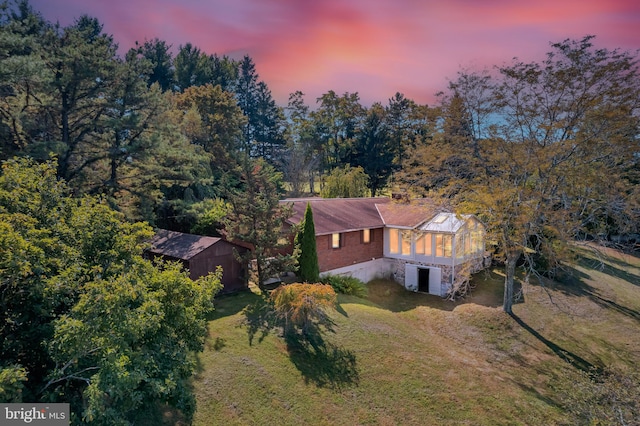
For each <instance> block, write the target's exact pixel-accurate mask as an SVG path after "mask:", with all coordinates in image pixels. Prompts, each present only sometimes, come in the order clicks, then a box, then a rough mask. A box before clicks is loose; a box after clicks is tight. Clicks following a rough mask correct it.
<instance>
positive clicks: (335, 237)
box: [331, 234, 341, 249]
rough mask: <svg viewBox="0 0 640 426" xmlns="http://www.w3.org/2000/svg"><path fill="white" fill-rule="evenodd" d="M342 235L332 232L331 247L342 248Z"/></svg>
mask: <svg viewBox="0 0 640 426" xmlns="http://www.w3.org/2000/svg"><path fill="white" fill-rule="evenodd" d="M340 235H341V234H331V248H334V249H336V248H340V242H341V241H340V240H341V238H340Z"/></svg>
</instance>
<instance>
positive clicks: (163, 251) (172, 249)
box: [147, 229, 247, 293]
mask: <svg viewBox="0 0 640 426" xmlns="http://www.w3.org/2000/svg"><path fill="white" fill-rule="evenodd" d="M246 250H247V249H246V248H243V247H241V246H238V245H236V244H233V243H230V242H229V241H226V240H223V239H222V238H217V237H205V236H201V235H193V234H185V233H182V232H174V231H168V230H166V229H158V230H157V231H156V234H155V236H154V237H153V238H152V240H151V248H149V249H148V250H147V256H148V257H150V258H151V259H154V258H162V259H164V260H170V261H179V262H181V263H182V264H183V265H184V267H185V268H186V269H188V270H189V277H190V278H191V279H192V280H195V279H197V278H199V277H202V276H205V275H207V274H209V272H214V271H215V270H216V269H217V267H218V266H221V267H222V285H223V288H222V290H221V292H222V293H231V292H235V291H239V290H243V289H246V288H247V281H246V279H245V268H244V266H243V265H242V264H241V263H240V262H239V261H238V260H237V259H236V256H235V253H234V251H237V252H239V253H242V252H243V251H246Z"/></svg>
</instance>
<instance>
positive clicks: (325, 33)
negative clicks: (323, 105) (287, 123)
mask: <svg viewBox="0 0 640 426" xmlns="http://www.w3.org/2000/svg"><path fill="white" fill-rule="evenodd" d="M31 4H32V5H33V7H34V8H35V9H36V10H38V11H40V12H41V13H42V14H43V16H44V17H45V18H46V19H47V20H49V21H53V22H55V21H59V22H60V23H61V24H62V25H68V24H70V23H72V22H73V19H75V18H77V17H79V16H80V15H82V14H89V15H92V16H95V17H97V18H98V19H99V20H100V21H101V22H102V23H103V24H104V31H106V32H107V33H110V34H113V36H114V38H115V40H116V42H118V44H119V46H120V48H121V51H123V52H124V51H126V50H127V49H128V48H130V47H132V46H133V45H134V42H135V41H136V40H138V41H141V42H142V41H144V40H145V39H147V40H151V39H153V38H156V37H157V38H159V39H161V40H164V41H166V42H167V43H168V44H171V45H173V47H174V49H175V50H177V48H178V46H180V45H184V44H185V43H187V42H191V43H192V44H193V45H195V46H197V47H199V48H200V49H201V50H203V51H205V52H207V53H217V54H218V55H223V54H226V55H229V56H231V57H234V58H241V57H242V56H243V55H244V54H249V55H250V56H251V57H252V58H253V60H254V62H255V64H256V68H257V71H258V74H260V78H261V79H262V80H264V81H265V82H266V83H267V85H268V86H269V88H270V89H271V90H272V93H273V95H274V97H275V99H276V100H277V101H278V103H279V104H281V105H284V104H286V101H287V98H288V95H289V93H291V92H294V91H296V90H301V91H303V92H304V93H305V94H306V95H307V97H306V99H307V103H308V104H310V105H312V106H313V105H314V104H315V99H316V98H317V97H318V96H320V95H322V94H323V93H326V92H327V91H329V90H334V91H335V92H337V93H338V94H342V93H344V92H347V91H348V92H358V93H359V94H360V98H361V100H362V103H363V104H365V105H368V104H371V103H372V102H376V101H379V102H382V103H383V104H386V103H387V100H388V99H389V98H390V97H391V96H393V95H394V94H395V93H396V92H401V93H404V94H405V96H407V97H408V98H411V99H414V100H415V101H416V102H419V103H429V104H432V103H433V102H434V94H435V93H436V92H438V91H440V90H444V89H445V88H446V86H447V82H448V80H450V79H454V78H455V76H456V72H457V71H458V70H460V69H461V68H483V67H492V66H494V65H501V64H503V63H505V62H509V61H510V60H511V58H513V57H518V58H520V59H522V60H525V61H531V60H538V59H541V58H542V57H543V55H544V53H545V52H547V51H548V50H549V43H551V42H558V41H562V40H564V39H566V38H575V39H580V38H582V37H583V36H585V35H587V34H593V35H596V36H597V38H596V40H595V44H596V46H597V47H606V48H610V49H613V48H620V49H622V50H629V51H632V52H635V51H636V50H637V49H640V1H638V0H536V1H520V0H483V1H476V0H446V1H441V0H231V1H229V0H227V1H223V0H31Z"/></svg>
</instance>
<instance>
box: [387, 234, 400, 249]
mask: <svg viewBox="0 0 640 426" xmlns="http://www.w3.org/2000/svg"><path fill="white" fill-rule="evenodd" d="M398 232H399V230H398V229H393V228H391V229H389V253H391V254H399V253H400V241H399V235H398Z"/></svg>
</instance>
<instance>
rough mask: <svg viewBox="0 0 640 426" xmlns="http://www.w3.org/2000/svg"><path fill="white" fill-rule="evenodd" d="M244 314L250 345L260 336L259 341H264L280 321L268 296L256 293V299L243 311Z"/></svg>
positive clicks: (244, 324)
mask: <svg viewBox="0 0 640 426" xmlns="http://www.w3.org/2000/svg"><path fill="white" fill-rule="evenodd" d="M242 312H243V314H244V321H243V323H242V324H243V326H245V327H247V336H248V338H249V346H251V345H252V344H253V340H254V338H255V337H256V335H257V336H258V343H260V342H262V341H263V340H264V339H265V337H267V336H268V335H269V333H271V331H272V330H273V329H275V328H276V327H278V321H277V318H276V315H275V314H274V311H273V305H272V304H271V302H270V300H269V298H268V296H266V295H264V296H260V295H256V298H255V299H254V301H253V302H252V303H251V304H249V305H247V306H246V307H245V308H244V310H243V311H242Z"/></svg>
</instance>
